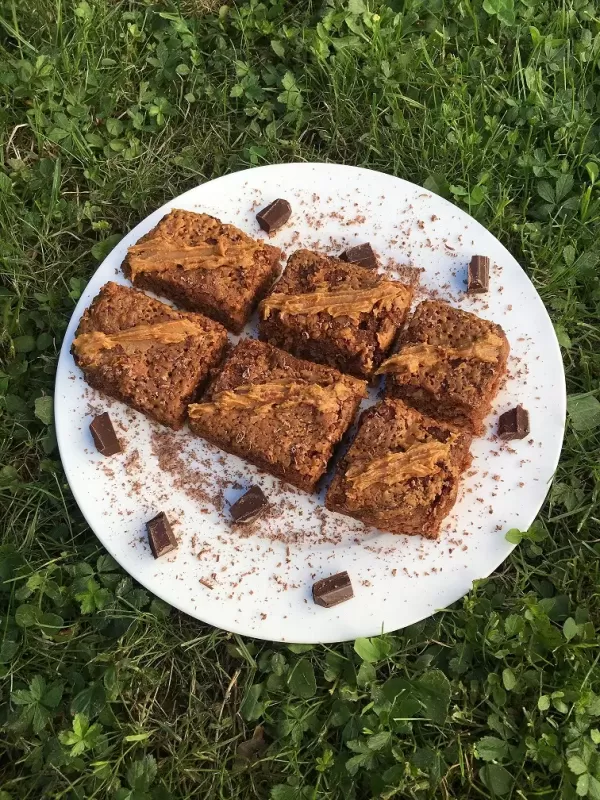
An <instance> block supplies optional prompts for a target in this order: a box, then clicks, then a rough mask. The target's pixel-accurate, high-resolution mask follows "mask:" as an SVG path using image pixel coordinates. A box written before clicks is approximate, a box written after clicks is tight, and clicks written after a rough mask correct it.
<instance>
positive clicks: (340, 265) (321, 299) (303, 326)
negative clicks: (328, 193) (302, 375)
mask: <svg viewBox="0 0 600 800" xmlns="http://www.w3.org/2000/svg"><path fill="white" fill-rule="evenodd" d="M412 294H413V290H412V289H411V287H409V286H405V285H404V284H402V283H399V282H398V281H392V280H387V279H385V278H382V277H381V276H380V275H378V274H377V272H375V271H374V270H372V269H367V268H365V267H361V266H359V265H358V264H351V263H347V262H345V261H342V260H340V259H339V258H329V257H327V256H323V255H320V254H319V253H313V252H311V251H310V250H298V251H297V252H295V253H293V254H292V255H291V256H290V258H289V260H288V263H287V267H286V270H285V272H284V274H283V276H282V278H281V280H280V281H279V282H278V283H277V284H276V286H275V287H274V288H273V291H272V292H271V293H270V294H269V295H268V297H267V298H266V299H265V300H263V302H262V303H261V305H260V329H259V330H260V338H261V339H264V340H266V341H268V342H270V343H271V344H274V345H276V346H277V347H281V348H283V349H284V350H288V351H289V352H290V353H293V354H294V355H296V356H298V357H300V358H309V359H311V360H312V361H317V362H319V363H320V364H328V365H329V366H332V367H336V368H337V369H339V370H341V371H342V372H347V373H349V374H350V375H356V376H357V377H359V378H366V379H367V380H368V379H370V378H371V377H372V376H373V373H374V372H375V370H376V369H377V367H378V366H379V364H380V363H381V361H382V360H383V358H384V357H385V355H386V353H387V352H388V351H389V349H390V347H391V346H392V343H393V341H394V339H395V338H396V335H397V333H398V331H399V329H400V327H401V326H402V324H403V323H404V320H405V318H406V314H407V312H408V309H409V307H410V302H411V300H412Z"/></svg>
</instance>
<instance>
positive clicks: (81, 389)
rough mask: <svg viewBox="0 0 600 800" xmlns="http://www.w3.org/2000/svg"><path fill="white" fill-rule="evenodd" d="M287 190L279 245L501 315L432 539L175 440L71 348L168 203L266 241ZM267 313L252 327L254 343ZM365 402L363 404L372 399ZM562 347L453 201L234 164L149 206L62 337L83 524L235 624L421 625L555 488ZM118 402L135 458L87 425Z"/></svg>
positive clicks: (522, 286) (297, 629) (180, 596)
mask: <svg viewBox="0 0 600 800" xmlns="http://www.w3.org/2000/svg"><path fill="white" fill-rule="evenodd" d="M277 197H284V198H287V199H288V200H289V201H290V202H291V204H292V208H293V216H292V218H291V220H290V222H289V223H288V225H287V226H285V227H284V228H283V229H282V230H280V231H279V232H278V233H277V234H275V235H274V236H272V237H271V239H270V241H271V242H272V243H273V244H276V245H278V246H279V247H281V248H282V249H283V250H285V251H286V252H287V253H288V254H289V253H291V252H292V251H293V250H294V249H297V248H298V247H309V248H314V249H319V250H322V251H325V252H330V253H334V254H337V253H339V252H340V251H341V250H343V249H344V248H345V247H346V246H347V245H349V244H352V243H359V242H364V241H370V242H371V244H372V245H373V247H374V248H375V249H376V250H377V252H378V253H379V255H380V258H381V265H382V266H381V270H382V271H385V272H387V273H388V274H389V275H392V276H393V275H394V273H395V272H396V274H398V273H397V269H400V273H399V274H400V275H401V276H405V275H406V272H407V270H406V267H411V266H412V267H415V268H418V269H420V270H422V273H421V291H420V296H421V297H425V296H427V295H431V294H432V293H433V294H434V295H435V294H436V293H438V294H439V296H440V297H442V298H445V299H447V300H448V301H449V302H451V303H453V304H454V305H457V306H460V307H461V308H463V309H466V310H469V311H474V312H476V313H478V314H480V315H481V316H482V317H485V318H487V319H490V320H493V321H494V322H497V323H499V324H500V325H502V327H503V328H504V330H505V331H506V334H507V336H508V339H509V342H510V347H511V356H510V360H509V377H508V379H507V381H506V384H505V386H504V387H503V388H502V389H501V391H500V393H499V394H498V396H497V398H496V400H495V402H494V409H493V412H492V414H491V415H490V417H489V418H488V429H487V433H486V435H485V436H483V437H481V438H480V439H477V440H475V442H474V444H473V448H472V453H473V456H474V461H473V466H472V469H471V470H470V471H469V474H468V475H467V477H466V478H465V480H464V481H463V484H462V489H461V491H460V493H459V500H458V502H457V504H456V506H455V507H454V509H453V511H452V514H451V515H450V516H449V517H448V518H447V520H446V523H445V527H444V530H443V533H442V536H441V539H440V540H439V541H438V542H429V541H426V540H423V539H421V538H419V537H405V536H393V535H391V534H386V533H381V532H379V531H376V530H373V529H365V528H364V527H363V526H362V525H360V524H359V523H357V522H354V521H352V520H350V519H349V518H346V517H342V516H341V515H337V514H332V513H330V512H328V511H327V510H326V509H325V508H324V506H323V493H322V494H321V495H320V496H318V497H317V496H309V495H306V494H303V493H301V492H299V491H295V490H290V489H289V488H287V487H285V486H284V485H282V484H281V483H280V482H279V481H277V480H275V479H274V478H271V477H270V476H268V475H265V474H263V473H261V472H259V471H258V470H257V469H255V468H254V467H252V466H251V465H249V464H247V463H245V462H244V461H242V460H241V459H238V458H235V457H233V456H229V455H226V454H224V453H222V452H221V451H219V450H217V449H216V448H214V447H212V446H211V445H208V444H206V443H205V442H203V441H202V440H201V439H198V438H195V437H194V436H192V435H191V433H190V432H189V430H188V429H187V428H184V429H183V430H182V431H179V432H176V433H174V432H172V431H170V430H168V429H167V428H163V427H161V426H159V425H155V424H154V423H151V422H149V421H148V420H147V419H146V418H145V417H143V416H142V415H141V414H138V413H137V412H134V411H131V410H130V409H128V408H126V407H125V406H124V405H122V404H121V403H118V402H116V401H111V400H110V399H109V398H106V397H105V396H103V395H101V394H100V393H98V392H96V391H95V390H92V389H91V388H89V387H88V386H87V385H86V384H85V383H84V381H83V378H82V375H81V372H80V371H79V370H78V369H77V367H76V366H75V364H74V362H73V358H72V356H71V355H70V352H69V351H70V348H71V344H72V340H73V335H74V332H75V330H76V328H77V324H78V322H79V319H80V317H81V314H82V313H83V311H84V309H85V308H86V307H87V306H88V305H89V304H90V302H91V301H92V299H93V298H94V296H95V295H96V294H97V293H98V291H99V290H100V288H101V286H102V285H103V284H104V283H106V282H107V281H109V280H112V281H118V282H121V283H126V281H125V279H124V278H123V275H122V273H121V271H120V265H121V262H122V260H123V257H124V256H125V253H126V250H127V247H128V246H130V245H132V244H134V243H135V242H136V241H137V240H138V239H139V238H140V236H142V235H143V234H145V233H146V232H147V231H149V230H150V229H151V228H153V227H154V226H155V225H156V224H157V222H158V221H159V220H160V218H161V217H162V216H163V215H164V214H165V213H166V212H167V211H168V210H170V209H171V208H183V209H188V210H190V211H203V212H207V213H209V214H213V215H215V216H217V217H219V218H220V219H222V220H223V221H224V222H229V223H233V224H235V225H237V226H239V227H240V228H242V229H243V230H244V231H246V232H247V233H249V234H251V235H254V236H263V237H264V236H265V234H263V233H262V232H260V231H259V228H258V225H257V223H256V219H255V214H256V210H257V209H259V208H262V207H263V206H264V205H266V204H267V203H268V202H270V201H271V200H274V199H275V198H277ZM474 254H483V255H488V256H489V257H490V259H491V261H492V262H493V265H494V266H493V268H492V270H491V276H490V277H491V280H490V291H489V293H488V294H486V295H479V296H477V297H475V298H473V297H468V296H467V295H466V293H465V288H466V286H465V283H466V266H467V264H468V262H469V260H470V258H471V256H472V255H474ZM255 323H256V319H255V318H254V319H253V320H252V322H251V324H250V325H249V326H248V328H247V330H246V331H245V334H246V335H254V336H255V335H256V325H255ZM373 399H374V397H371V398H370V400H369V401H367V402H366V404H367V405H368V404H369V403H371V402H373ZM517 403H522V404H523V405H524V406H525V408H527V409H528V410H529V412H530V419H531V435H530V436H529V437H528V438H526V439H523V440H520V441H513V442H508V443H501V442H500V441H498V440H497V439H496V438H495V437H494V435H493V434H494V431H495V429H496V425H497V417H498V414H499V413H502V412H503V411H506V410H507V409H509V408H511V407H513V406H514V405H516V404H517ZM565 405H566V403H565V383H564V373H563V366H562V359H561V355H560V350H559V346H558V343H557V340H556V336H555V333H554V329H553V327H552V324H551V322H550V319H549V317H548V314H547V313H546V310H545V308H544V306H543V304H542V301H541V300H540V297H539V295H538V294H537V292H536V291H535V289H534V287H533V285H532V284H531V282H530V281H529V278H528V277H527V276H526V274H525V272H524V271H523V270H522V269H521V267H520V266H519V264H518V263H517V262H516V261H515V259H514V258H513V257H512V256H511V255H510V253H509V252H508V251H507V250H506V249H505V248H504V247H503V246H502V245H501V244H500V242H498V241H497V240H496V239H495V238H494V237H493V236H492V235H491V233H489V232H488V231H487V230H485V229H484V228H483V227H482V226H481V225H480V224H479V223H477V222H475V221H474V220H473V219H472V218H471V217H469V216H468V215H467V214H465V213H464V212H463V211H461V210H459V209H458V208H456V207H455V206H454V205H452V204H451V203H449V202H447V201H446V200H443V199H442V198H440V197H438V196H436V195H434V194H432V193H431V192H428V191H426V190H424V189H423V188H421V187H419V186H415V185H414V184H411V183H407V182H406V181H404V180H401V179H399V178H396V177H393V176H390V175H385V174H382V173H378V172H372V171H370V170H365V169H358V168H355V167H347V166H341V165H335V164H283V165H273V166H268V167H258V168H255V169H251V170H247V171H243V172H237V173H234V174H231V175H227V176H225V177H223V178H219V179H218V180H214V181H211V182H210V183H206V184H204V185H202V186H198V187H196V188H195V189H192V190H190V191H189V192H186V193H185V194H183V195H181V196H180V197H177V198H175V199H174V200H172V201H171V202H169V203H167V204H166V205H165V206H163V207H162V208H160V209H159V210H158V211H155V212H154V213H153V214H151V215H150V216H149V217H147V218H146V219H145V220H144V221H143V222H141V223H140V224H139V225H138V226H137V227H136V228H135V229H134V230H133V231H131V233H129V234H128V235H127V236H125V238H124V239H123V240H122V241H121V242H120V243H119V244H118V245H117V247H116V248H115V249H114V250H113V251H112V253H111V254H110V255H109V256H108V258H106V260H105V261H104V262H103V263H102V265H101V266H100V267H99V268H98V270H97V271H96V273H95V275H94V276H93V278H92V279H91V281H90V283H89V284H88V286H87V288H86V290H85V292H84V293H83V296H82V297H81V299H80V301H79V303H78V305H77V308H76V309H75V312H74V314H73V318H72V319H71V322H70V324H69V328H68V331H67V334H66V337H65V341H64V344H63V348H62V352H61V356H60V361H59V366H58V374H57V380H56V392H55V413H56V429H57V435H58V443H59V447H60V454H61V458H62V461H63V464H64V468H65V470H66V474H67V478H68V480H69V484H70V486H71V488H72V490H73V493H74V495H75V498H76V500H77V502H78V504H79V506H80V508H81V510H82V512H83V514H84V515H85V517H86V519H87V521H88V523H89V525H90V527H91V528H92V529H93V531H94V532H95V533H96V535H97V536H98V538H99V539H100V541H101V542H102V544H103V545H104V546H105V547H106V549H107V550H108V551H109V552H110V553H111V555H112V556H113V557H114V558H115V559H116V560H117V561H118V562H119V564H121V566H122V567H123V568H124V569H125V570H127V572H129V573H130V575H132V576H133V577H134V578H135V579H136V580H138V581H139V582H140V583H142V584H143V585H144V586H145V587H147V588H148V589H149V590H150V591H152V592H153V593H154V594H156V595H158V596H159V597H161V598H162V599H163V600H166V601H167V602H168V603H170V604H172V605H174V606H176V607H177V608H179V609H181V610H182V611H185V612H186V613H188V614H190V615H191V616H193V617H196V618H198V619H200V620H203V621H205V622H208V623H210V624H212V625H216V626H218V627H220V628H225V629H227V630H230V631H234V632H238V633H242V634H246V635H249V636H257V637H260V638H263V639H270V640H278V641H288V642H334V641H341V640H347V639H353V638H355V637H358V636H372V635H377V634H379V633H381V632H383V631H393V630H395V629H398V628H401V627H404V626H406V625H409V624H411V623H414V622H416V621H418V620H420V619H422V618H424V617H427V616H429V615H430V614H433V613H434V612H435V611H436V610H438V609H443V608H445V607H446V606H447V605H449V604H450V603H452V602H454V601H455V600H457V599H458V598H460V597H461V596H462V595H463V594H465V593H466V592H467V591H468V590H469V589H470V587H471V585H472V582H473V580H475V579H478V578H483V577H485V576H487V575H489V574H490V573H491V572H492V571H493V570H494V569H496V567H497V566H498V565H499V564H500V563H501V562H502V561H503V560H504V559H505V558H506V557H507V555H508V554H509V553H510V551H511V549H512V547H511V545H510V544H509V543H508V542H507V541H506V539H505V533H506V531H507V530H508V529H510V528H520V529H521V530H525V529H527V528H528V527H529V526H530V525H531V523H532V522H533V520H534V518H535V516H536V514H537V513H538V511H539V509H540V506H541V505H542V503H543V500H544V498H545V496H546V493H547V491H548V489H549V485H550V481H551V478H552V475H553V473H554V470H555V467H556V464H557V461H558V457H559V454H560V449H561V445H562V439H563V432H564V422H565ZM104 410H109V411H110V414H111V416H112V418H113V420H114V422H115V423H116V424H117V425H118V426H119V435H120V436H121V437H122V439H123V441H124V443H126V450H125V453H124V454H122V455H119V456H114V457H112V458H104V457H103V456H101V455H100V454H99V453H97V452H96V450H95V448H94V445H93V442H92V438H91V435H90V432H89V427H88V426H89V423H90V421H91V419H92V417H93V416H94V414H95V413H99V412H100V411H104ZM252 483H259V484H260V485H261V486H262V487H263V489H264V491H265V492H266V493H267V494H268V495H269V497H270V499H271V501H272V504H273V509H272V513H271V516H270V517H269V518H268V519H267V520H265V521H264V522H262V523H260V524H257V523H253V525H252V526H251V528H250V529H248V530H247V531H246V532H245V533H244V535H243V536H241V535H240V534H239V533H238V532H236V531H234V530H232V528H231V527H230V524H229V522H228V506H229V503H230V502H232V501H233V500H235V499H237V497H239V496H240V495H241V494H242V492H243V489H244V488H245V487H246V488H247V487H248V486H249V485H250V484H252ZM158 511H165V512H167V514H168V516H169V518H170V519H171V520H172V521H173V522H174V529H175V531H176V533H177V536H178V537H179V540H180V545H179V548H178V550H177V551H175V552H174V553H173V554H172V555H171V556H166V557H163V558H161V559H159V560H157V561H155V560H154V559H153V558H152V555H151V553H150V550H149V547H148V545H147V540H146V535H145V523H146V521H147V520H148V519H149V518H151V517H152V516H154V515H155V514H156V513H157V512H158ZM341 570H347V571H348V572H349V573H350V576H351V579H352V583H353V586H354V592H355V597H354V599H353V600H350V601H349V602H346V603H344V604H342V605H339V606H337V607H335V608H332V609H323V608H320V607H318V606H316V605H314V603H313V602H312V599H311V586H312V584H313V582H314V581H315V580H318V579H319V578H322V577H325V576H328V575H332V574H334V573H336V572H339V571H341Z"/></svg>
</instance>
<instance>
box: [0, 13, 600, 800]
mask: <svg viewBox="0 0 600 800" xmlns="http://www.w3.org/2000/svg"><path fill="white" fill-rule="evenodd" d="M207 5H211V4H207V3H202V2H194V1H193V0H186V2H184V3H182V4H181V5H180V6H177V5H176V4H169V3H157V4H155V5H151V4H150V3H144V2H134V1H133V0H132V1H131V2H119V1H118V0H110V1H109V0H95V1H94V2H92V0H89V2H86V0H81V1H80V2H73V0H44V2H42V0H20V2H16V0H2V1H1V2H0V96H1V98H2V102H1V104H0V142H1V151H0V153H1V154H0V160H1V164H0V275H1V277H0V314H1V320H2V323H1V325H0V337H1V338H0V520H1V528H0V530H1V536H2V544H1V546H0V800H9V798H13V799H15V798H19V800H20V799H21V798H36V799H37V798H39V797H52V798H69V799H70V798H82V799H83V798H85V799H86V800H89V798H118V800H126V799H129V800H145V799H146V798H154V799H155V800H159V799H161V798H169V797H171V798H187V797H198V798H224V800H231V799H232V798H254V797H257V798H272V800H296V799H297V798H302V799H303V800H316V798H331V800H336V799H337V798H340V799H341V798H344V800H352V799H353V798H380V797H381V798H391V797H397V798H493V797H502V798H567V800H568V798H574V797H577V796H579V797H585V796H588V797H590V798H593V799H594V798H595V799H596V800H600V757H599V753H598V745H599V743H600V670H599V668H598V661H599V660H600V650H599V648H598V627H599V626H600V614H599V609H600V597H599V584H598V576H599V569H598V558H599V556H600V521H599V514H598V508H599V493H600V466H599V462H600V438H599V431H600V402H599V401H598V399H597V396H598V393H599V385H600V381H599V379H600V330H599V321H600V281H599V278H598V264H599V263H600V246H599V244H598V238H599V232H600V231H599V228H600V226H599V224H598V222H599V218H600V190H599V186H600V183H599V154H600V123H599V117H600V71H599V69H598V68H599V64H600V19H599V17H598V8H597V6H594V4H593V3H592V2H585V0H575V1H573V2H571V1H570V0H564V2H550V1H548V2H544V0H539V1H538V0H485V2H483V4H481V3H479V2H474V0H448V1H447V2H444V0H431V2H419V1H418V0H406V1H405V2H401V1H400V0H394V1H393V2H389V3H382V2H371V3H369V2H366V0H365V1H364V2H363V0H349V1H348V2H344V3H342V2H319V3H317V2H315V3H311V2H282V1H281V0H269V1H268V2H264V3H259V2H255V1H254V0H251V2H245V3H242V2H240V3H238V4H237V5H235V4H234V5H231V6H230V7H229V8H227V7H222V8H220V9H219V8H216V10H215V12H214V13H211V12H207V10H206V7H207ZM213 6H214V4H213ZM290 160H309V161H324V160H325V161H327V160H329V161H336V162H343V163H347V164H354V165H359V166H364V167H371V168H374V169H379V170H383V171H385V172H390V173H392V174H395V175H398V176H400V177H402V178H406V179H407V180H410V181H414V182H416V183H419V184H423V185H425V186H426V187H427V188H429V189H431V190H433V191H435V192H438V193H440V194H442V195H443V196H445V197H447V198H449V199H450V200H453V201H454V202H456V203H457V204H458V205H459V206H461V207H462V208H464V209H466V210H467V211H468V212H469V213H471V214H472V215H473V216H475V217H476V218H477V219H478V220H479V221H480V222H482V223H483V224H484V225H486V226H487V227H488V228H489V229H490V230H491V231H492V232H493V233H494V234H495V235H496V236H497V237H498V238H499V239H500V240H501V241H502V242H503V243H504V244H505V245H506V246H507V247H508V248H509V249H510V250H511V251H512V252H513V253H514V255H515V256H516V258H517V259H518V260H519V261H520V262H521V263H522V264H523V266H524V268H525V269H526V270H527V272H528V274H529V275H530V276H531V278H532V280H533V281H534V283H535V285H536V287H537V289H538V290H539V292H540V294H541V295H542V297H543V299H544V302H545V303H546V306H547V307H548V310H549V312H550V314H551V316H552V319H553V322H554V324H555V328H556V331H557V334H558V337H559V341H560V344H561V349H562V352H563V356H564V361H565V367H566V370H567V383H568V392H569V420H568V426H567V432H566V439H565V447H564V451H563V456H562V460H561V463H560V466H559V468H558V472H557V476H556V479H555V482H554V485H553V487H552V490H551V492H550V495H549V499H548V501H547V502H546V505H545V507H544V509H543V512H542V514H541V515H540V518H539V520H538V521H537V522H536V523H535V525H534V526H533V528H532V529H531V530H530V531H529V532H527V533H526V534H525V535H524V536H523V537H522V541H521V543H520V544H519V546H518V547H517V549H516V550H515V552H514V554H513V555H512V556H511V557H510V558H509V559H508V560H507V562H506V563H505V565H504V566H503V567H502V568H501V569H500V570H499V571H498V572H497V573H495V574H494V575H493V576H492V577H491V578H490V579H488V580H486V581H482V582H480V583H479V584H478V585H477V586H476V587H474V589H473V591H472V592H471V593H470V594H469V595H468V596H467V597H466V598H465V599H464V600H463V601H461V602H459V603H456V604H455V605H454V606H453V607H451V608H450V609H447V610H446V611H445V612H443V613H439V614H437V615H436V616H434V617H433V618H431V619H429V620H427V621H425V622H423V623H420V624H418V625H414V626H412V627H411V628H408V629H406V630H404V631H401V632H400V633H397V634H393V635H386V636H384V637H380V638H377V639H373V640H358V641H357V642H356V643H348V644H344V645H340V646H334V647H308V646H297V647H294V646H291V647H290V646H283V645H281V646H280V645H269V644H267V643H263V642H259V641H252V640H249V639H244V638H242V637H239V636H234V635H230V634H227V633H224V632H222V631H218V630H214V629H212V628H208V627H207V626H203V625H201V624H200V623H198V622H196V621H194V620H191V619H189V618H187V617H185V616H184V615H182V614H179V613H178V612H176V611H174V610H171V609H169V608H168V607H167V606H165V605H164V604H163V603H161V602H159V601H158V600H155V599H153V598H152V596H150V595H149V594H148V593H147V592H146V591H144V590H143V589H141V588H140V587H139V586H137V585H135V584H134V583H133V582H132V581H131V580H130V579H129V578H128V577H127V576H126V575H125V574H124V573H123V572H122V571H121V570H120V569H119V568H118V566H117V565H116V564H115V563H114V562H112V560H111V559H110V558H109V557H108V556H107V555H106V554H105V553H104V552H103V550H102V548H101V547H100V546H99V543H98V542H97V540H96V539H95V537H94V535H93V534H92V533H91V531H90V530H89V529H88V528H87V526H86V524H85V522H84V520H83V519H82V517H81V514H80V513H79V511H78V509H77V507H76V506H75V503H74V501H73V498H72V497H71V494H70V492H69V489H68V486H67V484H66V481H65V478H64V475H63V472H62V470H61V466H60V462H59V459H58V453H57V450H56V446H55V438H54V432H53V426H52V420H53V417H52V400H51V396H52V391H53V382H54V373H55V368H56V359H57V354H58V350H59V347H60V343H61V338H62V335H63V333H64V330H65V328H66V325H67V322H68V319H69V317H70V314H71V313H72V310H73V308H74V305H75V302H76V301H77V299H78V297H79V296H80V294H81V291H82V288H83V287H84V286H85V284H86V282H87V281H88V279H89V277H90V276H91V275H92V274H93V272H94V270H95V269H96V267H97V265H98V263H99V261H100V260H101V259H102V258H103V257H104V256H105V255H106V254H107V253H108V252H109V251H110V249H111V247H112V246H114V244H115V242H116V241H118V239H119V237H120V236H121V235H122V234H123V233H125V232H126V231H128V230H129V229H130V228H131V227H132V226H133V225H135V224H136V223H137V222H138V221H139V220H141V219H143V218H144V217H145V216H146V215H147V214H148V213H149V212H150V211H152V210H154V209H155V208H156V207H158V206H159V205H161V204H162V203H163V202H165V201H166V200H168V199H170V198H171V197H173V196H174V195H177V194H179V193H180V192H183V191H185V190H187V189H189V188H191V187H192V186H194V185H196V184H198V183H201V182H203V181H206V180H209V179H211V178H214V177H217V176H219V175H222V174H224V173H226V172H229V171H232V170H236V169H240V168H243V167H247V166H251V165H253V164H265V163H272V162H278V161H290ZM523 313H526V309H523ZM517 538H521V537H517ZM255 726H259V727H258V729H257V731H256V738H255V739H254V740H253V744H252V745H245V746H244V747H243V748H242V749H241V750H240V751H238V747H239V745H240V744H241V743H242V742H244V740H247V739H249V738H250V737H251V736H252V734H253V731H254V729H255ZM263 740H264V741H263ZM251 752H254V753H255V755H256V756H259V757H260V758H259V759H258V760H250V761H249V760H248V759H245V758H244V754H246V755H248V754H249V753H251ZM236 753H237V755H236Z"/></svg>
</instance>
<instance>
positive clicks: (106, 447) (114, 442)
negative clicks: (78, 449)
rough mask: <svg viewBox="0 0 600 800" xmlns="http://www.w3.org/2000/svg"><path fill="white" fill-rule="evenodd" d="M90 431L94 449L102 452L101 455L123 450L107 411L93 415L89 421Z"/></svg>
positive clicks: (110, 454)
mask: <svg viewBox="0 0 600 800" xmlns="http://www.w3.org/2000/svg"><path fill="white" fill-rule="evenodd" d="M90 431H91V434H92V437H93V439H94V444H95V445H96V450H97V451H98V452H99V453H102V455H103V456H114V455H116V454H117V453H122V452H123V448H122V447H121V442H120V441H119V440H118V438H117V434H116V433H115V429H114V427H113V424H112V420H111V418H110V416H109V415H108V412H107V411H105V412H104V413H103V414H100V415H99V416H97V417H94V419H93V420H92V421H91V423H90Z"/></svg>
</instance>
